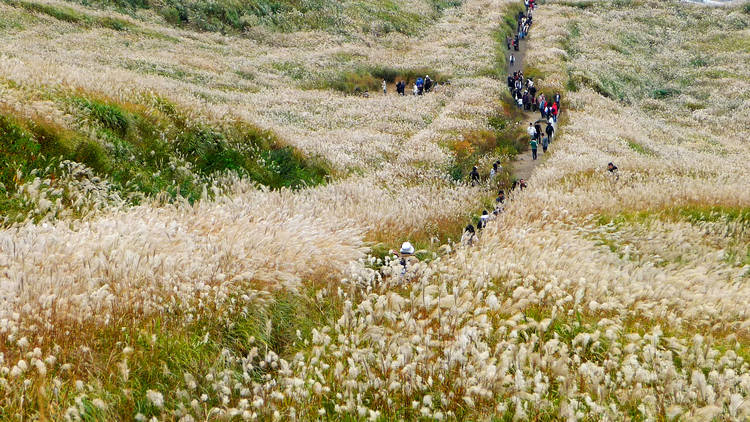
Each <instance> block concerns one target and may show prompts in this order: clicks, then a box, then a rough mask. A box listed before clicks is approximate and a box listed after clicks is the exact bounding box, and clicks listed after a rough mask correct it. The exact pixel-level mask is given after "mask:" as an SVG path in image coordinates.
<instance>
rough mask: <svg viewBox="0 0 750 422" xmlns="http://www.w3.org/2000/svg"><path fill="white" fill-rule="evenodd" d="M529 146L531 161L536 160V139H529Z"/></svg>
mask: <svg viewBox="0 0 750 422" xmlns="http://www.w3.org/2000/svg"><path fill="white" fill-rule="evenodd" d="M529 145H530V146H531V159H532V160H536V147H537V142H536V138H531V141H529Z"/></svg>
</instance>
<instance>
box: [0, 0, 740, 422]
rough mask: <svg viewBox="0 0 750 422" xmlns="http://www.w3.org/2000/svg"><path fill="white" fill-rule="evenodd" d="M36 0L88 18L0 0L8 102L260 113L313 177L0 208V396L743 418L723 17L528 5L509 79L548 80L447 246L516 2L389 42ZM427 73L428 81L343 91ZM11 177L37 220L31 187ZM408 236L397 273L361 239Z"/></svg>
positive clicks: (486, 151)
mask: <svg viewBox="0 0 750 422" xmlns="http://www.w3.org/2000/svg"><path fill="white" fill-rule="evenodd" d="M44 4H55V5H58V6H59V5H66V7H72V8H75V10H79V11H83V12H85V13H89V14H91V15H92V16H94V17H97V18H96V19H95V18H93V17H92V18H91V19H93V20H92V21H89V23H81V21H76V22H67V23H62V22H60V21H59V19H56V18H53V17H51V16H50V15H49V14H48V13H36V12H35V13H30V12H29V9H28V8H23V7H16V6H12V5H9V4H6V3H3V4H0V12H2V13H1V14H0V16H2V18H0V22H2V25H0V28H2V30H1V31H2V32H0V34H1V36H2V41H4V42H3V44H2V45H3V47H2V55H1V56H0V74H2V75H4V76H3V79H1V80H0V81H1V82H0V83H1V84H2V85H1V86H2V93H3V95H2V99H3V100H2V101H3V110H4V112H3V113H4V114H7V115H10V117H11V118H12V119H15V120H13V121H16V122H17V121H23V119H32V118H36V116H43V117H44V118H45V119H46V120H48V121H50V122H51V123H50V124H52V123H54V124H55V125H56V126H55V127H61V128H64V129H66V130H71V131H77V132H80V133H91V132H93V133H94V135H92V139H94V140H96V141H97V142H98V141H99V140H100V136H99V135H98V132H97V130H96V129H100V130H101V123H97V122H96V121H94V120H93V119H92V116H95V115H96V112H94V111H92V110H97V109H98V108H104V109H107V108H106V107H102V106H101V104H104V105H105V106H112V105H113V104H114V105H117V108H118V109H122V110H123V111H124V112H125V113H127V114H124V115H126V117H127V119H126V121H127V122H129V123H128V125H130V124H131V123H130V122H137V120H138V119H137V113H140V111H139V110H146V111H147V112H144V113H143V114H144V115H145V116H147V117H148V116H153V115H156V117H159V118H161V116H162V115H160V114H158V113H165V112H164V111H160V109H158V106H159V104H163V103H165V102H166V103H167V104H170V105H172V106H173V108H174V110H176V111H177V112H178V113H179V114H178V115H179V116H182V117H181V118H182V119H184V120H189V121H190V122H197V123H196V124H200V127H201V128H204V127H209V128H217V130H216V131H219V130H218V129H222V131H219V132H221V133H225V132H223V130H225V129H226V133H229V134H230V135H231V134H234V133H237V132H233V131H232V130H231V129H232V128H237V127H241V128H242V127H245V126H243V125H248V127H251V128H252V129H253V132H252V133H257V134H273V137H274V139H277V140H278V142H279V143H280V144H279V145H283V146H284V147H287V146H288V147H289V148H293V151H294V152H295V153H297V154H299V155H298V156H297V157H299V159H300V161H299V162H300V163H301V164H300V168H301V169H302V168H307V167H303V166H304V165H306V164H308V163H309V165H310V166H314V165H315V164H316V163H318V162H322V163H325V165H324V166H322V167H321V168H322V169H323V170H325V171H326V172H327V174H328V175H329V180H328V181H327V183H324V184H319V185H316V186H311V187H307V188H302V189H288V188H284V187H281V188H279V189H274V190H271V189H266V188H261V189H259V188H258V186H257V185H256V184H255V183H252V182H251V181H250V179H249V178H248V177H243V176H242V175H241V174H240V173H237V172H229V173H222V175H221V176H218V175H214V176H213V177H212V178H211V179H210V184H209V186H210V187H213V188H214V190H215V191H216V192H215V193H214V194H213V195H209V194H208V193H207V194H206V195H202V196H201V198H202V199H201V200H195V201H193V202H192V203H191V202H190V201H184V200H182V199H176V200H173V201H171V202H170V201H168V200H166V198H164V199H163V200H161V201H156V200H153V201H145V202H144V203H141V204H140V205H137V206H133V205H132V204H130V205H128V206H118V207H112V206H110V205H109V204H111V202H108V201H109V200H107V199H99V200H98V201H100V202H101V203H103V204H105V205H104V206H102V207H101V208H100V209H98V210H97V211H96V212H92V214H91V215H87V216H83V218H79V217H76V218H72V217H73V216H54V215H49V213H48V212H40V213H39V214H40V215H38V216H37V218H36V220H38V221H28V220H27V221H24V222H23V223H22V224H16V225H13V226H12V227H9V228H6V229H3V230H1V231H0V297H2V299H3V306H2V307H1V308H0V333H2V339H0V353H2V354H1V355H0V404H1V405H0V409H1V410H0V412H2V413H0V417H2V418H6V417H10V416H11V415H17V414H23V415H29V416H30V417H37V418H39V419H45V418H46V419H61V418H63V417H66V416H67V417H68V418H70V419H74V420H78V419H82V420H121V419H130V418H135V419H137V420H146V419H150V418H156V419H157V420H185V421H189V420H214V419H216V420H239V419H243V420H256V419H260V420H313V419H326V420H365V419H368V420H417V419H420V418H422V419H429V420H467V419H471V420H616V421H619V420H712V419H722V420H723V419H726V420H745V419H747V418H750V308H748V306H747V304H748V303H750V284H748V282H749V281H750V235H749V233H750V189H748V188H747V182H746V181H747V179H748V176H750V164H748V161H747V160H746V159H745V157H746V156H747V155H748V152H750V151H748V149H750V144H748V142H747V139H748V136H750V132H749V131H750V121H748V114H747V113H743V112H742V110H747V109H748V108H749V107H750V98H749V97H748V96H749V95H750V89H748V88H750V87H748V83H750V74H749V73H748V72H749V70H748V69H747V66H746V65H745V63H748V62H750V49H749V48H747V40H748V39H750V34H749V33H748V31H750V14H748V9H747V7H744V6H741V5H734V6H732V7H728V8H705V7H702V6H700V5H695V4H689V3H684V2H678V1H666V2H665V1H651V0H616V1H612V2H589V1H547V2H544V4H542V5H540V7H539V9H538V10H537V11H536V12H535V14H534V21H535V22H534V25H533V27H532V30H531V33H530V38H529V40H528V43H527V44H526V45H528V48H529V51H528V52H527V54H526V56H525V57H524V64H525V74H526V75H527V76H533V78H534V80H535V82H536V84H537V86H539V88H540V89H541V90H543V91H544V92H547V93H555V92H559V93H561V95H562V104H563V107H562V110H563V114H562V115H561V120H560V121H559V128H560V130H559V131H558V132H557V134H556V136H555V138H554V140H553V142H552V144H551V147H550V148H551V149H550V152H549V153H548V154H545V157H544V161H543V163H542V164H539V165H538V166H537V167H536V169H535V171H534V174H533V175H532V177H531V178H530V179H529V181H528V188H527V189H525V190H522V191H516V192H513V193H512V194H511V193H509V195H508V196H509V201H508V203H507V204H506V205H505V208H504V212H503V213H502V214H500V215H499V216H497V218H495V219H494V221H493V222H492V223H491V224H490V226H488V227H487V228H486V229H484V231H483V232H482V233H481V236H480V238H479V240H478V242H477V243H476V244H474V245H473V246H463V245H460V244H456V243H451V242H449V238H452V239H453V240H455V239H456V237H457V235H458V231H459V230H460V227H462V226H463V225H465V224H466V222H467V220H469V219H470V217H471V214H472V212H476V210H481V209H482V208H483V207H488V206H491V205H492V197H491V196H490V195H492V194H493V193H494V191H495V190H496V189H497V188H498V187H502V186H504V185H503V183H505V181H506V180H502V181H500V182H497V183H495V184H489V183H488V184H486V185H484V184H483V185H482V186H473V187H472V186H468V185H467V184H461V183H455V181H454V180H452V179H451V178H450V177H449V176H448V175H449V174H455V175H457V176H459V177H460V176H463V175H464V174H463V171H464V170H465V169H466V166H470V165H471V164H473V163H477V164H478V165H479V166H480V168H482V169H486V168H488V167H489V164H490V163H492V162H494V161H495V160H497V159H501V160H505V162H506V163H507V160H508V159H509V157H511V156H513V154H514V153H516V152H517V151H518V149H519V148H518V146H519V145H520V144H519V142H524V141H525V138H523V137H519V136H518V126H519V125H518V124H517V123H518V122H517V121H516V120H515V119H516V118H517V112H515V111H514V109H513V108H512V107H508V105H507V104H505V103H504V102H503V98H506V95H507V94H505V91H506V90H505V81H504V80H502V78H501V77H500V78H499V76H501V75H502V74H501V73H498V72H499V69H500V70H501V69H503V68H504V66H505V62H504V60H505V57H504V56H505V50H504V47H503V45H502V42H503V36H504V35H507V33H503V32H502V31H503V28H505V29H506V30H508V28H507V22H508V21H510V25H511V27H512V24H513V18H512V16H515V15H516V14H517V13H518V11H519V9H520V7H519V4H518V2H515V1H514V2H506V1H501V0H467V1H465V2H463V3H462V4H461V5H460V6H459V7H455V8H449V9H445V10H442V13H441V15H440V17H439V18H436V19H435V20H434V21H433V22H431V23H430V24H427V25H425V26H424V27H423V28H422V29H421V30H420V31H417V32H415V33H411V32H408V31H406V32H398V31H392V32H389V33H388V34H382V33H373V31H370V30H368V31H364V30H362V29H356V30H354V31H353V32H348V33H346V34H342V33H338V32H336V31H328V30H315V31H305V32H294V31H292V32H284V31H279V29H278V28H268V29H267V30H268V32H262V33H263V34H264V36H263V37H258V36H253V35H251V34H248V33H245V34H241V33H239V32H238V33H232V34H229V35H225V34H219V33H212V32H194V31H193V29H195V28H193V27H190V26H189V25H185V26H184V27H180V25H172V24H169V25H168V24H166V23H165V22H164V21H163V19H162V18H160V17H153V16H152V18H153V19H151V18H148V17H144V16H140V15H138V14H139V13H142V11H141V12H138V11H134V12H133V13H134V14H136V15H138V16H137V17H136V18H131V17H128V16H126V15H122V14H117V13H115V12H112V11H110V10H108V9H102V10H98V9H92V8H81V7H79V6H76V5H74V4H73V3H59V2H52V3H47V2H44ZM154 4H155V3H154ZM238 4H239V3H238ZM242 4H250V3H242ZM290 4H291V3H290ZM423 4H424V5H428V6H429V4H428V3H423ZM149 6H150V8H154V7H155V6H153V5H152V4H151V3H149ZM128 7H129V6H128ZM429 10H434V9H432V6H429ZM83 12H81V13H83ZM150 13H152V12H150V11H147V12H146V14H147V15H148V14H150ZM114 18H116V19H120V20H122V21H123V22H126V23H127V25H132V26H128V29H127V30H123V29H118V28H116V27H114V26H118V25H119V24H112V21H111V19H114ZM53 19H54V20H53ZM97 19H98V20H97ZM149 19H151V20H149ZM91 22H93V23H91ZM118 22H119V21H118ZM51 23H54V25H51ZM510 29H512V28H510ZM264 31H265V30H264ZM249 32H252V31H249ZM354 33H356V36H352V34H354ZM427 72H429V73H430V74H431V75H435V76H436V78H438V79H444V80H445V81H447V80H448V79H449V80H450V84H445V85H441V86H440V89H439V90H438V91H437V92H434V93H431V94H429V95H425V96H421V97H416V96H405V97H401V96H396V95H394V94H393V93H392V92H389V93H388V94H387V95H383V94H381V93H379V92H370V93H369V95H368V96H363V95H358V94H356V93H355V88H357V87H359V86H360V85H361V86H362V87H365V88H366V89H372V86H371V85H370V84H371V83H372V81H373V80H374V81H375V83H377V81H379V80H380V78H381V77H382V78H385V77H389V78H391V77H392V78H399V77H403V78H409V77H413V76H415V75H421V74H422V73H427ZM375 87H376V88H377V85H375ZM389 89H390V88H389ZM70 92H73V93H81V92H83V93H85V94H86V95H84V96H83V97H84V98H88V99H89V102H88V103H86V102H83V101H82V100H80V99H79V100H77V101H74V102H72V103H70V102H66V101H67V100H66V98H68V97H67V96H68V95H70V94H68V93H70ZM78 95H79V96H80V94H78ZM102 96H104V97H105V98H106V101H99V102H98V103H96V104H95V106H90V105H88V106H87V104H91V100H90V98H101V97H102ZM81 110H84V111H83V112H81ZM104 121H105V122H108V124H110V123H111V122H112V121H113V120H111V119H104ZM99 122H101V120H99ZM114 122H115V123H116V122H117V119H115V120H114ZM524 123H525V122H524ZM237 125H239V126H237ZM524 125H525V124H524ZM524 125H520V126H524ZM128 127H130V126H128ZM92 128H93V130H92ZM117 128H118V126H117V125H114V128H112V127H111V126H110V128H109V131H110V132H112V131H113V130H117ZM129 130H131V129H129ZM139 130H140V129H139ZM521 131H523V129H521ZM131 133H132V132H128V131H124V132H123V133H121V135H122V136H121V137H122V138H123V139H125V140H127V139H128V136H132V135H131ZM136 133H137V132H136ZM165 133H167V134H170V133H174V132H170V131H166V132H165ZM176 133H178V134H179V133H180V131H177V132H176ZM239 133H240V134H243V133H245V131H244V130H242V131H240V132H239ZM115 135H116V132H115ZM21 138H22V137H21ZM225 138H226V139H235V138H232V137H231V136H228V135H227V136H225ZM130 139H133V138H130ZM167 140H168V141H169V142H170V143H173V142H175V141H178V140H179V137H177V136H174V137H169V138H168V139H167ZM514 142H515V143H514ZM272 144H273V143H272V142H270V141H269V144H266V146H269V147H270V146H271V145H272ZM100 145H103V147H105V148H106V147H108V146H109V145H108V144H107V143H106V139H105V142H102V143H101V144H100ZM18 156H19V157H24V156H26V155H25V154H23V153H19V154H18ZM311 157H313V158H314V159H311ZM306 160H311V161H306ZM317 160H320V161H317ZM608 162H614V163H615V164H616V165H617V166H618V167H619V173H618V174H617V175H614V174H609V173H608V172H607V171H606V165H607V163H608ZM34 183H35V181H34V178H33V177H32V178H31V179H28V180H25V181H23V182H22V183H20V184H21V185H22V186H24V188H23V192H28V198H29V199H28V200H29V201H32V202H31V203H32V204H33V206H32V207H33V209H37V210H38V209H41V206H40V201H39V199H35V198H39V195H38V192H46V191H47V190H50V189H53V188H54V186H53V184H54V183H56V182H55V181H54V180H53V179H51V178H49V179H47V180H42V179H41V178H40V180H39V181H38V182H36V183H37V185H36V187H34V186H35V185H34ZM209 186H207V187H206V190H208V189H209ZM32 193H37V196H33V195H32ZM177 198H180V197H177ZM34 200H36V201H37V202H33V201H34ZM405 240H411V241H413V242H414V243H415V244H416V246H417V248H418V249H420V251H419V252H418V253H417V254H416V255H417V257H418V258H419V260H418V262H414V263H410V264H408V265H406V266H405V267H404V266H402V264H401V263H400V260H399V259H395V258H394V256H393V254H390V253H385V252H384V250H387V249H388V248H393V247H397V246H399V245H400V243H401V242H402V241H405ZM446 242H447V243H450V245H449V247H441V248H438V246H439V245H440V244H442V243H446Z"/></svg>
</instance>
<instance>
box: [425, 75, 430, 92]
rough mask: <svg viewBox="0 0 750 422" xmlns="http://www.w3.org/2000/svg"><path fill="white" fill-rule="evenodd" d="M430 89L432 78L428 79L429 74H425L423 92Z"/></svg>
mask: <svg viewBox="0 0 750 422" xmlns="http://www.w3.org/2000/svg"><path fill="white" fill-rule="evenodd" d="M430 90H432V79H430V75H425V77H424V92H430Z"/></svg>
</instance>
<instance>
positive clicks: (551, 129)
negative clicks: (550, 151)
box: [544, 123, 555, 142]
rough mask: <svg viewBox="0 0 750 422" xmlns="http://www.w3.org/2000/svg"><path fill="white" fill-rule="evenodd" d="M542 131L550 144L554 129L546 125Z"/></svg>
mask: <svg viewBox="0 0 750 422" xmlns="http://www.w3.org/2000/svg"><path fill="white" fill-rule="evenodd" d="M544 131H545V132H546V133H547V137H548V138H549V140H550V142H552V135H553V134H554V133H555V128H554V127H553V126H552V124H549V123H548V124H547V127H546V128H545V129H544Z"/></svg>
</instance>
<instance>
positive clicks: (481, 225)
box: [477, 210, 490, 230]
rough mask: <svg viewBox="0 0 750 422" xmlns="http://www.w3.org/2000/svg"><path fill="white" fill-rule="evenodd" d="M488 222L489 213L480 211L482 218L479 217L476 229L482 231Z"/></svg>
mask: <svg viewBox="0 0 750 422" xmlns="http://www.w3.org/2000/svg"><path fill="white" fill-rule="evenodd" d="M489 220H490V213H489V212H487V210H484V211H482V216H481V217H479V222H478V223H477V229H479V230H482V229H483V228H485V227H487V222H488V221H489Z"/></svg>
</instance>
